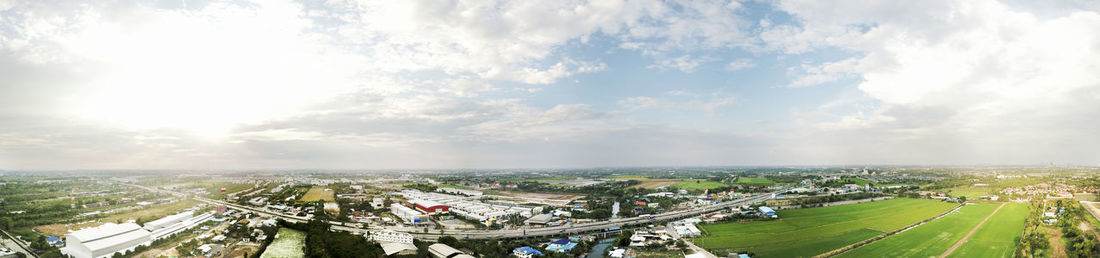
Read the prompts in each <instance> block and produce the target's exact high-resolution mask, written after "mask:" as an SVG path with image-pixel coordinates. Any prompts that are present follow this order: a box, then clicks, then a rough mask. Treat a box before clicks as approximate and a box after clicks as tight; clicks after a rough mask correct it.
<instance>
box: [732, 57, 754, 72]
mask: <svg viewBox="0 0 1100 258" xmlns="http://www.w3.org/2000/svg"><path fill="white" fill-rule="evenodd" d="M753 67H756V63H754V62H753V61H752V59H748V58H739V59H736V60H733V61H730V63H729V64H726V71H738V70H744V69H749V68H753Z"/></svg>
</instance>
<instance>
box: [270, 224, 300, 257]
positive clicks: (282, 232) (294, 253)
mask: <svg viewBox="0 0 1100 258" xmlns="http://www.w3.org/2000/svg"><path fill="white" fill-rule="evenodd" d="M305 246H306V233H303V232H302V231H298V230H293V229H289V228H280V229H279V233H278V234H275V241H272V242H271V244H270V245H268V246H267V250H265V251H264V254H263V255H260V257H261V258H283V257H304V256H305V255H306V253H305V250H304V247H305Z"/></svg>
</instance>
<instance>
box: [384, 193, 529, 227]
mask: <svg viewBox="0 0 1100 258" xmlns="http://www.w3.org/2000/svg"><path fill="white" fill-rule="evenodd" d="M401 195H402V196H404V197H405V198H406V199H409V200H415V201H414V202H418V201H421V200H424V201H433V202H436V203H439V204H442V205H447V206H449V207H448V209H447V211H448V213H450V214H454V215H457V216H461V217H464V218H466V219H470V220H477V221H482V222H485V221H489V220H493V219H502V218H505V217H508V216H510V215H521V216H524V217H530V216H532V215H534V214H537V213H541V212H542V207H527V206H521V205H518V204H506V203H503V202H494V203H492V204H491V203H485V202H481V201H475V200H468V199H467V198H468V197H462V196H456V195H449V194H441V193H424V192H421V191H417V190H405V191H401Z"/></svg>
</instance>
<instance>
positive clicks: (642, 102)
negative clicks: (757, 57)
mask: <svg viewBox="0 0 1100 258" xmlns="http://www.w3.org/2000/svg"><path fill="white" fill-rule="evenodd" d="M667 94H669V95H672V96H677V97H683V96H691V98H688V99H683V98H681V99H675V100H673V99H665V98H654V97H645V96H638V97H630V98H626V99H623V100H619V101H618V104H619V106H622V107H624V108H626V109H630V110H643V109H670V108H671V109H681V110H695V111H703V112H706V113H707V114H711V115H713V114H714V113H716V112H718V110H719V109H721V108H724V107H727V106H730V105H733V104H735V103H736V98H734V97H733V96H727V95H725V94H722V92H721V91H716V92H714V93H712V94H710V95H709V96H705V97H704V96H699V95H696V94H691V93H687V92H684V91H678V90H677V91H670V92H668V93H667Z"/></svg>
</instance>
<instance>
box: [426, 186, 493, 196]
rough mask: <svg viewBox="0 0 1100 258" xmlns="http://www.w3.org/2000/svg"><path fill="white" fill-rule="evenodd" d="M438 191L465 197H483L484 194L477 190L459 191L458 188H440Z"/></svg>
mask: <svg viewBox="0 0 1100 258" xmlns="http://www.w3.org/2000/svg"><path fill="white" fill-rule="evenodd" d="M436 191H439V192H444V193H449V194H458V195H465V196H481V195H483V194H484V193H482V192H481V191H477V190H467V189H458V188H450V187H443V188H439V189H436Z"/></svg>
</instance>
